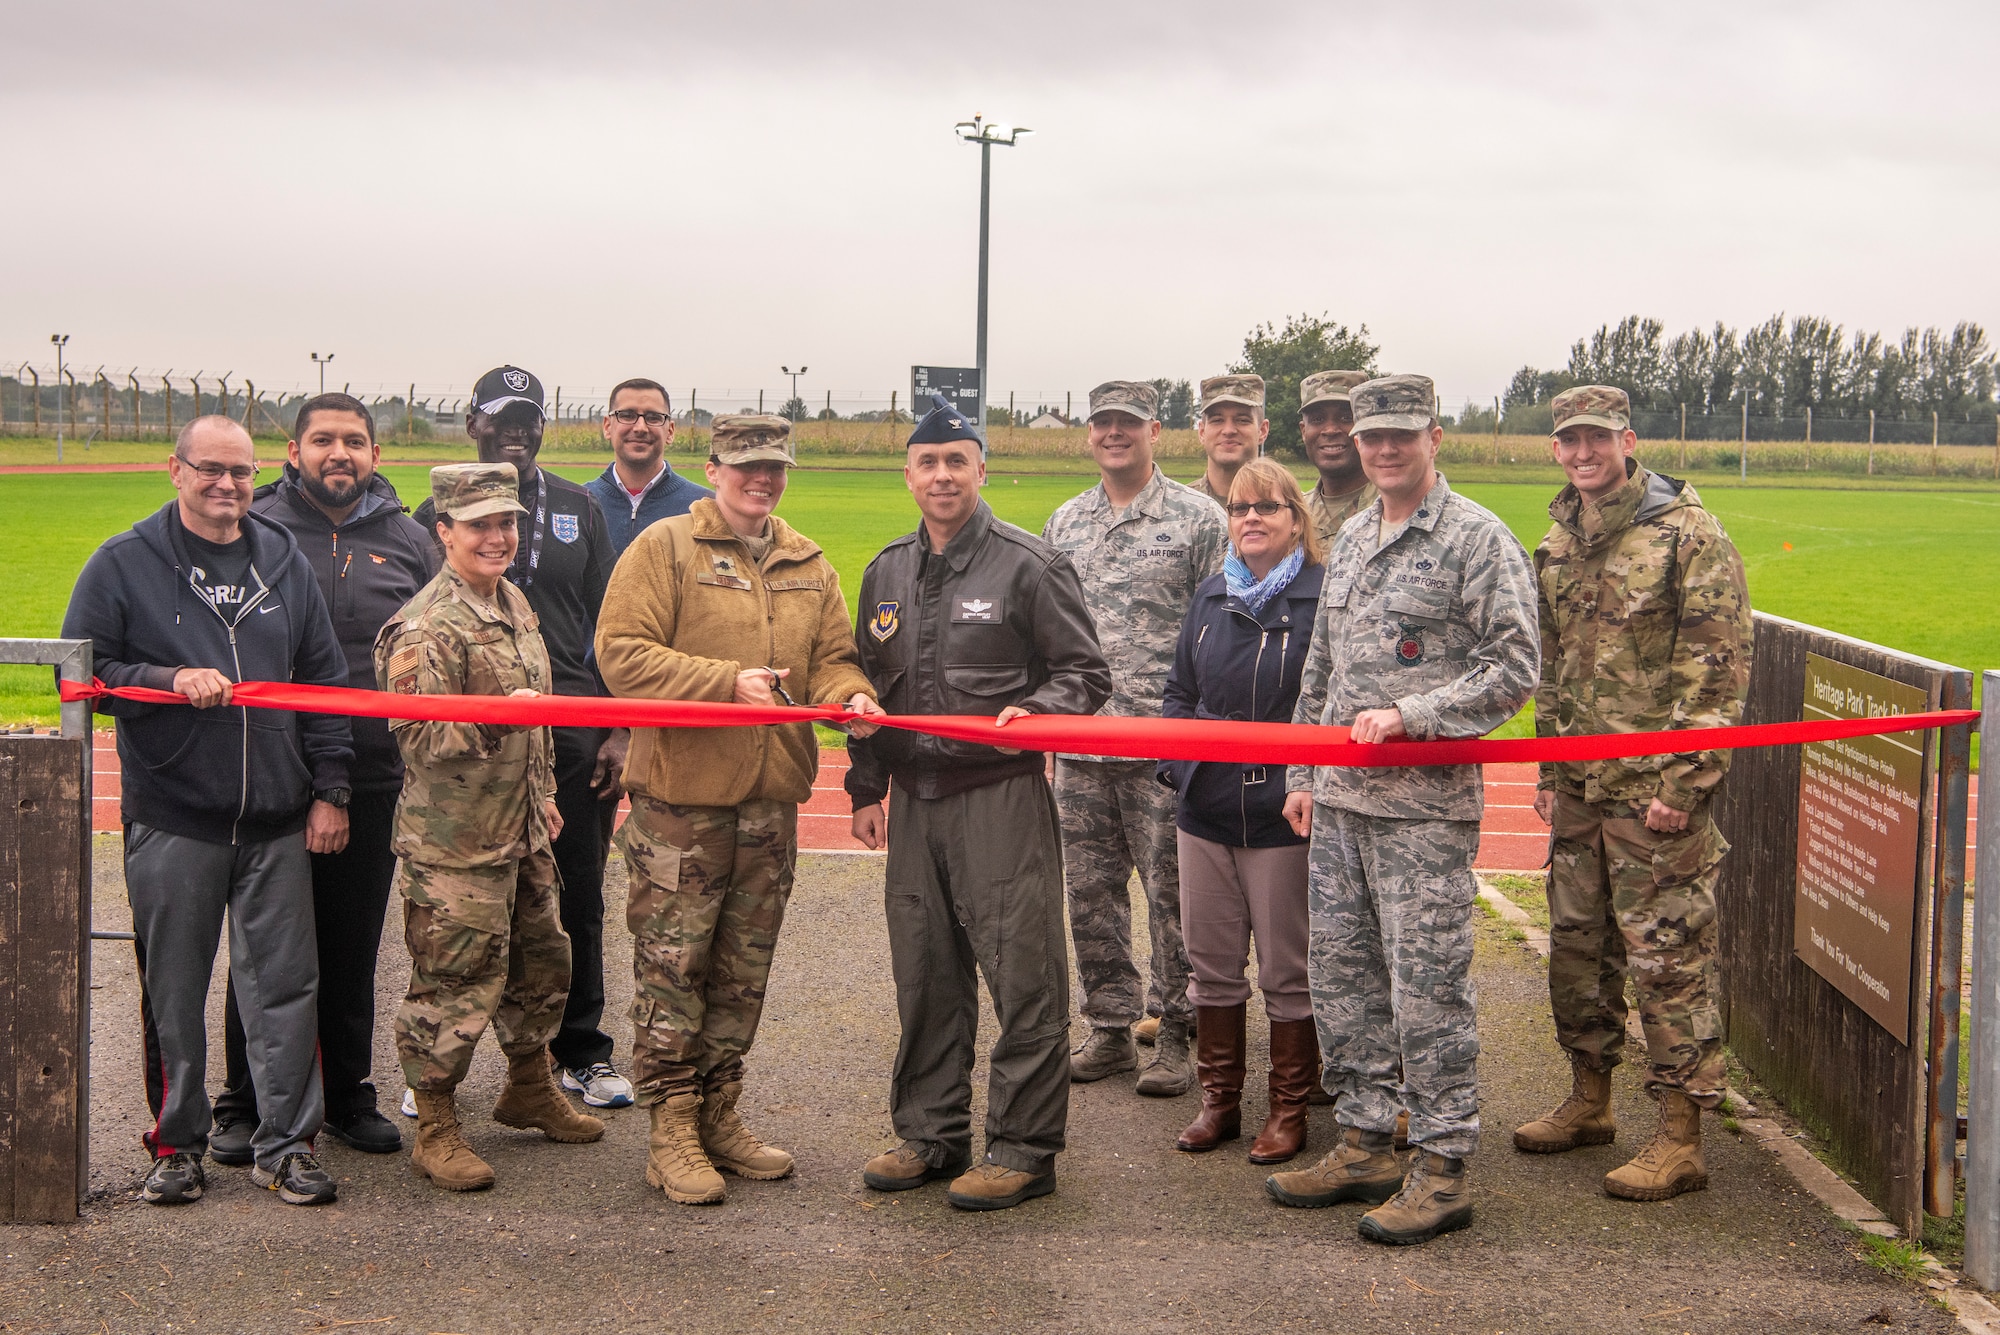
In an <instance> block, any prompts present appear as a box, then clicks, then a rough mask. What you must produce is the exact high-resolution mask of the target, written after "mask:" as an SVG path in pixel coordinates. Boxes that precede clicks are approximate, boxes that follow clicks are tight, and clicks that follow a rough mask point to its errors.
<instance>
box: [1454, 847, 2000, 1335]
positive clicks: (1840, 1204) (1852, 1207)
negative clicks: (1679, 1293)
mask: <svg viewBox="0 0 2000 1335" xmlns="http://www.w3.org/2000/svg"><path fill="white" fill-rule="evenodd" d="M1490 874H1491V873H1480V874H1479V875H1478V881H1479V897H1480V898H1481V899H1482V900H1484V901H1486V903H1487V904H1489V905H1491V906H1492V908H1493V910H1494V912H1496V913H1498V914H1499V915H1500V917H1501V919H1502V921H1504V922H1506V923H1508V924H1510V925H1511V926H1513V927H1515V928H1518V929H1519V930H1520V932H1521V935H1522V936H1524V937H1525V938H1527V944H1528V945H1530V946H1532V947H1534V949H1535V953H1536V954H1538V955H1540V956H1541V957H1542V958H1543V959H1547V958H1548V957H1549V934H1548V933H1547V932H1545V931H1543V930H1542V929H1541V928H1539V927H1537V926H1535V922H1534V919H1532V918H1530V917H1529V916H1528V914H1527V911H1526V910H1524V909H1523V908H1522V907H1521V906H1520V905H1519V904H1516V903H1515V902H1514V901H1513V900H1511V899H1509V898H1507V896H1506V895H1505V894H1504V893H1503V892H1502V891H1501V890H1500V889H1499V887H1497V886H1495V885H1493V884H1492V883H1491V882H1490V881H1488V880H1487V879H1486V878H1487V876H1488V875H1490ZM1626 1028H1627V1030H1628V1031H1629V1032H1630V1033H1631V1034H1632V1035H1633V1036H1634V1037H1635V1038H1637V1039H1638V1040H1639V1041H1640V1042H1642V1043H1643V1042H1644V1041H1645V1037H1644V1035H1643V1034H1641V1033H1640V1032H1639V1017H1638V1015H1637V1013H1636V1012H1635V1013H1633V1014H1632V1015H1630V1016H1628V1017H1627V1019H1626ZM1724 1106H1725V1107H1727V1108H1729V1109H1731V1110H1732V1112H1734V1111H1736V1110H1739V1109H1741V1110H1751V1111H1754V1110H1752V1109H1750V1105H1749V1104H1747V1103H1744V1102H1743V1101H1742V1100H1741V1099H1739V1098H1738V1097H1737V1096H1736V1094H1735V1092H1734V1091H1731V1093H1730V1095H1729V1098H1728V1101H1727V1103H1726V1104H1725V1105H1724ZM1737 1125H1738V1126H1740V1127H1742V1128H1743V1132H1744V1134H1746V1135H1748V1136H1750V1137H1751V1138H1752V1139H1753V1140H1755V1141H1756V1143H1757V1144H1759V1145H1761V1146H1763V1148H1764V1149H1766V1150H1768V1151H1770V1153H1771V1154H1772V1155H1773V1156H1774V1157H1775V1158H1776V1159H1777V1160H1778V1162H1779V1163H1780V1164H1782V1165H1783V1166H1784V1168H1785V1171H1786V1172H1788V1173H1790V1174H1791V1175H1792V1180H1793V1181H1795V1182H1797V1183H1798V1184H1799V1185H1800V1186H1801V1187H1803V1188H1804V1189H1805V1190H1806V1191H1808V1192H1810V1193H1811V1194H1812V1196H1813V1197H1814V1199H1816V1200H1818V1201H1819V1202H1820V1204H1822V1205H1824V1206H1826V1208H1827V1209H1829V1210H1831V1211H1832V1212H1833V1214H1834V1215H1835V1217H1836V1218H1839V1219H1841V1220H1844V1221H1845V1222H1847V1223H1848V1224H1850V1225H1852V1226H1853V1227H1854V1228H1855V1229H1856V1230H1858V1231H1859V1232H1862V1233H1869V1234H1873V1235H1874V1236H1875V1237H1878V1238H1899V1237H1901V1236H1903V1231H1902V1230H1901V1229H1899V1228H1897V1227H1896V1226H1895V1225H1894V1224H1892V1223H1890V1222H1889V1220H1888V1218H1887V1217H1886V1216H1884V1215H1883V1213H1882V1212H1881V1211H1880V1210H1878V1209H1877V1208H1875V1206H1874V1204H1873V1203H1871V1202H1870V1201H1869V1199H1868V1198H1867V1197H1866V1196H1863V1195H1862V1194H1861V1193H1860V1192H1858V1191H1856V1190H1855V1189H1854V1188H1853V1187H1852V1186H1850V1185H1849V1184H1848V1183H1847V1182H1846V1181H1845V1180H1844V1179H1843V1178H1842V1177H1841V1176H1840V1174H1838V1173H1836V1172H1834V1171H1833V1170H1832V1169H1831V1168H1828V1167H1827V1166H1826V1165H1825V1164H1823V1163H1821V1162H1820V1161H1819V1160H1818V1159H1816V1158H1814V1157H1813V1155H1812V1153H1811V1152H1810V1151H1809V1150H1807V1149H1806V1148H1805V1147H1804V1146H1803V1145H1801V1144H1799V1143H1798V1142H1797V1141H1796V1140H1793V1139H1792V1138H1791V1137H1790V1136H1789V1135H1787V1134H1786V1133H1785V1129H1784V1128H1783V1127H1781V1126H1779V1125H1778V1124H1777V1123H1776V1122H1774V1121H1771V1120H1770V1119H1769V1118H1764V1117H1740V1116H1739V1117H1738V1119H1737ZM1924 1270H1925V1271H1926V1272H1927V1273H1928V1274H1929V1276H1930V1278H1928V1279H1926V1280H1925V1281H1924V1284H1925V1287H1927V1288H1929V1289H1930V1290H1931V1291H1932V1292H1934V1293H1935V1294H1936V1295H1937V1298H1938V1301H1939V1302H1942V1303H1943V1304H1944V1305H1945V1306H1946V1307H1949V1308H1950V1309H1951V1311H1952V1315H1954V1316H1956V1317H1957V1318H1958V1324H1959V1328H1960V1329H1961V1330H1966V1331H1970V1332H1972V1335H2000V1307H1996V1306H1995V1305H1994V1304H1993V1302H1992V1301H1991V1300H1989V1299H1988V1298H1987V1297H1986V1295H1984V1294H1983V1293H1981V1292H1980V1291H1979V1290H1978V1289H1976V1288H1973V1287H1971V1286H1970V1285H1968V1284H1967V1283H1966V1282H1965V1277H1964V1276H1963V1275H1961V1274H1959V1272H1958V1271H1956V1270H1952V1269H1950V1268H1949V1267H1947V1266H1944V1265H1941V1264H1940V1263H1939V1262H1938V1261H1937V1260H1936V1259H1935V1258H1933V1257H1930V1256H1928V1255H1926V1256H1925V1258H1924Z"/></svg>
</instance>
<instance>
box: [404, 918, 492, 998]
mask: <svg viewBox="0 0 2000 1335" xmlns="http://www.w3.org/2000/svg"><path fill="white" fill-rule="evenodd" d="M456 907H458V908H464V907H466V906H463V905H459V906H456ZM491 920H492V915H491V914H490V913H487V912H485V911H483V908H475V909H473V911H471V912H455V911H454V908H453V907H448V906H446V905H444V904H439V903H430V904H417V903H412V904H410V905H409V908H408V915H407V917H406V918H405V919H404V924H403V939H404V942H405V944H407V945H408V946H409V948H410V969H411V972H412V973H413V974H417V975H421V976H423V977H427V978H431V979H435V980H437V981H439V982H459V983H475V982H478V981H479V980H480V979H483V978H488V977H491V976H492V975H493V973H494V972H495V971H496V970H499V971H504V970H505V969H506V967H507V934H506V932H504V931H499V932H496V931H490V930H488V928H489V927H490V926H491Z"/></svg>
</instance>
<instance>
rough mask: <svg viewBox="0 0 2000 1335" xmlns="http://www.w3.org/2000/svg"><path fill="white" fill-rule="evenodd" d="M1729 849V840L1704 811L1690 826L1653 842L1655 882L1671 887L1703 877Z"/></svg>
mask: <svg viewBox="0 0 2000 1335" xmlns="http://www.w3.org/2000/svg"><path fill="white" fill-rule="evenodd" d="M1642 819H1643V817H1642ZM1728 851H1729V841H1728V840H1727V839H1724V838H1723V837H1722V831H1721V830H1718V829H1716V828H1715V822H1714V821H1712V820H1710V819H1709V817H1708V813H1707V812H1702V813H1700V814H1699V815H1697V816H1696V817H1694V819H1692V820H1690V821H1689V822H1688V828H1687V829H1685V830H1683V831H1681V832H1680V833H1678V834H1668V835H1662V836H1661V837H1660V841H1659V842H1658V843H1657V844H1655V845H1653V884H1654V885H1657V886H1658V887H1660V889H1662V890H1667V889H1671V888H1672V887H1675V886H1681V885H1686V884H1687V883H1688V882H1690V881H1697V880H1700V879H1701V878H1702V877H1703V876H1706V875H1707V874H1708V873H1709V872H1710V871H1713V870H1714V869H1715V866H1716V864H1717V863H1719V862H1721V861H1722V856H1723V854H1725V853H1727V852H1728Z"/></svg>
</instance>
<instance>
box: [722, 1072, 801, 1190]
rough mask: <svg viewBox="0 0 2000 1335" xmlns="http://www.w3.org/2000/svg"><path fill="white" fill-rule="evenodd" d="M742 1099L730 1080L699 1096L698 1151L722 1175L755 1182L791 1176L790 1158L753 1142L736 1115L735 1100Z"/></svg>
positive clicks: (740, 1087) (737, 1085)
mask: <svg viewBox="0 0 2000 1335" xmlns="http://www.w3.org/2000/svg"><path fill="white" fill-rule="evenodd" d="M742 1096H743V1082H742V1081H741V1080H731V1081H730V1082H729V1083H727V1084H723V1085H717V1086H716V1087H715V1088H714V1089H711V1090H706V1091H704V1092H703V1094H702V1096H701V1122H700V1126H701V1148H702V1151H703V1152H704V1153H706V1154H707V1155H708V1161H709V1162H710V1163H711V1164H713V1165H714V1166H715V1167H717V1168H720V1169H721V1170H722V1171H723V1172H725V1173H734V1174H736V1176H738V1177H747V1178H750V1179H752V1180H753V1181H757V1182H775V1181H776V1180H777V1179H779V1178H781V1177H789V1176H791V1172H792V1156H791V1155H789V1154H787V1153H786V1152H785V1151H783V1150H781V1149H779V1148H778V1147H777V1146H775V1145H766V1144H765V1143H764V1142H763V1141H761V1140H759V1139H757V1137H756V1136H754V1135H752V1134H751V1133H750V1128H749V1127H747V1126H745V1125H743V1119H742V1118H741V1117H738V1116H737V1115H736V1100H737V1099H739V1098H741V1097H742Z"/></svg>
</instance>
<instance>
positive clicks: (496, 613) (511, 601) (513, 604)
mask: <svg viewBox="0 0 2000 1335" xmlns="http://www.w3.org/2000/svg"><path fill="white" fill-rule="evenodd" d="M444 573H445V577H446V578H447V579H449V580H450V581H451V593H452V597H454V598H456V599H458V601H459V602H461V603H464V604H465V605H466V606H467V607H469V608H471V609H472V613H473V615H474V616H476V617H478V618H479V619H480V620H481V621H498V622H501V623H503V624H505V625H508V626H511V627H513V628H514V629H515V630H520V629H521V628H522V625H523V624H524V622H525V619H526V617H527V616H528V615H530V613H529V609H528V599H527V595H525V594H523V593H522V592H521V591H520V590H519V589H517V588H515V587H514V586H513V585H512V584H510V583H508V582H507V581H506V580H504V579H503V580H501V581H500V583H499V584H498V585H497V586H496V587H495V588H494V590H493V598H492V600H491V601H490V602H489V601H488V600H486V599H484V598H481V597H480V596H479V595H478V594H476V593H474V592H473V591H472V586H471V585H469V584H467V583H466V582H465V576H463V575H461V574H459V573H458V571H457V570H455V569H453V567H452V564H451V562H449V561H447V562H445V563H444Z"/></svg>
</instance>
